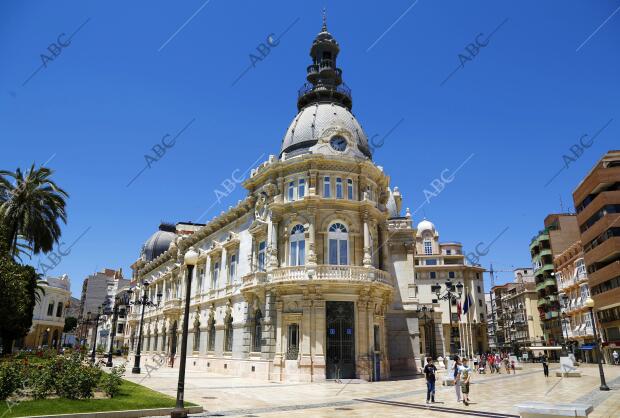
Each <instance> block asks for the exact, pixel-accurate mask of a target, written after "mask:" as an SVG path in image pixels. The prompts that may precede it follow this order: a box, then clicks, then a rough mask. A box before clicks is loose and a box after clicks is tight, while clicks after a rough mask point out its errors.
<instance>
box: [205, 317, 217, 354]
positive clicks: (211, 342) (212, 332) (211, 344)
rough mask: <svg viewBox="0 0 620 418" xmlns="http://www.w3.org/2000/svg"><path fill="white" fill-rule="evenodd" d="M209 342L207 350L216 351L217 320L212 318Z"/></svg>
mask: <svg viewBox="0 0 620 418" xmlns="http://www.w3.org/2000/svg"><path fill="white" fill-rule="evenodd" d="M208 337H209V342H208V343H207V350H208V351H214V350H215V320H214V319H213V318H212V319H211V320H210V321H209V334H208Z"/></svg>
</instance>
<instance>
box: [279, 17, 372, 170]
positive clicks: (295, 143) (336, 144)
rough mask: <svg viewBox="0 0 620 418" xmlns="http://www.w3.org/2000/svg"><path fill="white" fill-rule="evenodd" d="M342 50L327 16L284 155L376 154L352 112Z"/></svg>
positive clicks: (314, 44) (368, 156)
mask: <svg viewBox="0 0 620 418" xmlns="http://www.w3.org/2000/svg"><path fill="white" fill-rule="evenodd" d="M339 52H340V47H339V46H338V42H337V41H336V39H334V37H333V36H332V34H331V33H329V32H328V31H327V24H326V23H325V19H324V20H323V27H322V29H321V32H319V34H318V35H317V36H316V38H315V39H314V41H313V42H312V47H311V48H310V57H311V58H312V64H310V65H309V66H308V68H307V69H306V72H307V75H306V79H307V82H306V83H304V85H303V86H302V87H301V88H300V89H299V91H298V98H297V110H298V112H299V113H298V114H297V116H296V117H295V118H294V119H293V121H292V122H291V124H290V126H289V128H288V129H287V131H286V135H285V136H284V139H283V140H282V149H281V151H280V158H281V159H287V158H290V157H293V156H296V155H300V154H305V153H318V154H326V155H335V156H337V155H342V154H345V155H349V156H354V157H357V158H360V159H371V158H372V155H371V153H370V149H369V147H368V138H367V137H366V134H365V133H364V130H363V129H362V127H361V125H360V123H359V122H358V121H357V119H356V118H355V116H353V114H352V113H351V108H352V106H353V100H352V97H351V89H350V88H349V87H348V86H347V85H346V84H345V83H344V82H343V81H342V70H341V69H340V68H338V66H337V59H338V53H339Z"/></svg>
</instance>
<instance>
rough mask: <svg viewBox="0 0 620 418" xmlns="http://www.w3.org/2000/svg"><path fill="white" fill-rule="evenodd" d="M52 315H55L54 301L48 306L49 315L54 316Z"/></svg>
mask: <svg viewBox="0 0 620 418" xmlns="http://www.w3.org/2000/svg"><path fill="white" fill-rule="evenodd" d="M52 315H54V303H53V302H52V303H50V304H49V305H48V306H47V316H52Z"/></svg>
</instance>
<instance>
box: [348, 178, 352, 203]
mask: <svg viewBox="0 0 620 418" xmlns="http://www.w3.org/2000/svg"><path fill="white" fill-rule="evenodd" d="M347 198H348V199H349V200H353V180H351V179H348V180H347Z"/></svg>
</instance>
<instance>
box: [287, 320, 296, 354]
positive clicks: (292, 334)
mask: <svg viewBox="0 0 620 418" xmlns="http://www.w3.org/2000/svg"><path fill="white" fill-rule="evenodd" d="M287 345H288V346H287V348H286V358H287V360H297V355H298V353H299V325H298V324H290V325H289V326H288V344H287Z"/></svg>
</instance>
